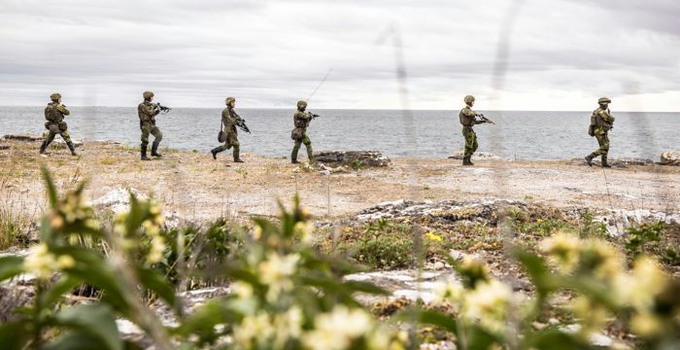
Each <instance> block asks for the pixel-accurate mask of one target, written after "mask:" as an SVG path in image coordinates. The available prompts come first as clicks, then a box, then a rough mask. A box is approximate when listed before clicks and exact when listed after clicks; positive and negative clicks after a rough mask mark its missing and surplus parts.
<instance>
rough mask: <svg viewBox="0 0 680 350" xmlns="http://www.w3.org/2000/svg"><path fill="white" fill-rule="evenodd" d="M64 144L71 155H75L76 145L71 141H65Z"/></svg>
mask: <svg viewBox="0 0 680 350" xmlns="http://www.w3.org/2000/svg"><path fill="white" fill-rule="evenodd" d="M66 146H68V149H69V150H71V155H72V156H77V155H78V153H76V146H74V145H73V142H70V141H69V142H67V143H66Z"/></svg>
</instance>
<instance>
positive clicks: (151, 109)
mask: <svg viewBox="0 0 680 350" xmlns="http://www.w3.org/2000/svg"><path fill="white" fill-rule="evenodd" d="M140 111H142V113H144V114H146V115H148V116H149V117H153V116H155V115H156V114H158V113H159V112H160V110H159V109H158V108H156V106H153V105H149V104H146V103H142V105H141V108H140Z"/></svg>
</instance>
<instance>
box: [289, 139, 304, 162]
mask: <svg viewBox="0 0 680 350" xmlns="http://www.w3.org/2000/svg"><path fill="white" fill-rule="evenodd" d="M300 145H302V140H295V144H294V145H293V152H292V153H291V154H290V162H291V163H293V164H296V163H298V160H297V157H298V151H299V150H300Z"/></svg>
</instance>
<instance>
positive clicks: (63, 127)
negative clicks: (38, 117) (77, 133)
mask: <svg viewBox="0 0 680 350" xmlns="http://www.w3.org/2000/svg"><path fill="white" fill-rule="evenodd" d="M57 125H58V126H59V130H60V131H61V132H64V131H66V129H68V125H66V122H60V123H59V124H57Z"/></svg>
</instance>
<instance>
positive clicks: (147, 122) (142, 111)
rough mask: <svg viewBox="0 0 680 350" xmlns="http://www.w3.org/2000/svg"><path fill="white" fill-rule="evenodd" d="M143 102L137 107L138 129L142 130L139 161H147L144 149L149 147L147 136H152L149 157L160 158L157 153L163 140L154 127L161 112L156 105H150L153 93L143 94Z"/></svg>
mask: <svg viewBox="0 0 680 350" xmlns="http://www.w3.org/2000/svg"><path fill="white" fill-rule="evenodd" d="M143 96H144V102H142V103H140V104H139V105H138V106H137V115H138V116H139V128H140V129H141V130H142V149H141V153H142V154H141V159H142V160H149V158H147V156H146V149H147V146H148V145H149V134H151V135H153V137H154V140H153V144H152V145H151V155H152V156H155V157H161V154H160V153H158V145H159V144H160V143H161V140H163V133H161V130H160V129H158V127H157V126H156V116H157V115H158V113H160V112H161V110H160V108H158V106H157V105H155V104H153V103H151V98H152V97H153V96H154V94H153V92H151V91H145V92H144V95H143Z"/></svg>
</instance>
